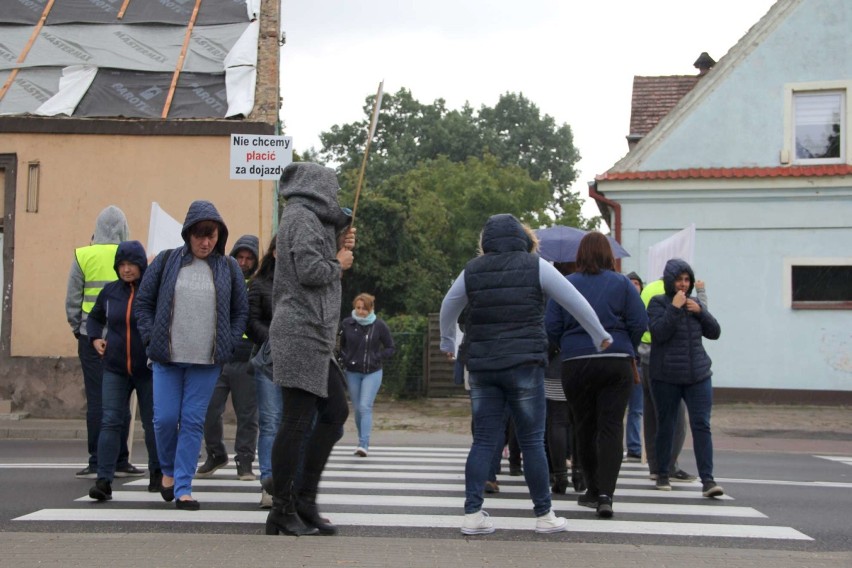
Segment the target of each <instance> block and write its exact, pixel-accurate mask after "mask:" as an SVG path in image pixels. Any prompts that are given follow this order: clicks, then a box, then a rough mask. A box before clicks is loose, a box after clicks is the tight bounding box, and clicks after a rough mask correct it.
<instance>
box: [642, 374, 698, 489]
mask: <svg viewBox="0 0 852 568" xmlns="http://www.w3.org/2000/svg"><path fill="white" fill-rule="evenodd" d="M651 388H652V389H653V391H654V403H655V404H656V406H657V439H656V443H657V466H658V468H659V471H667V469H668V468H669V464H670V462H671V459H672V440H673V438H674V430H675V424H676V422H677V414H678V409H679V407H680V401H681V400H683V401H684V402H685V403H686V411H687V413H688V415H689V427H690V428H691V429H692V450H693V452H694V453H695V464H696V465H697V466H698V476H699V477H700V478H701V481H712V480H713V437H712V435H711V434H710V410H711V408H712V407H713V385H712V383H711V381H710V379H709V378H708V379H705V380H703V381H701V382H698V383H692V384H689V385H677V384H672V383H664V382H662V381H652V382H651Z"/></svg>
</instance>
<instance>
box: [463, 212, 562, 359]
mask: <svg viewBox="0 0 852 568" xmlns="http://www.w3.org/2000/svg"><path fill="white" fill-rule="evenodd" d="M529 247H530V241H529V237H527V235H526V233H525V232H524V229H523V227H522V226H521V224H520V222H519V221H518V220H517V219H516V218H515V217H514V216H512V215H494V216H492V217H491V218H490V219H489V220H488V222H487V223H486V224H485V228H484V229H483V232H482V250H483V252H484V254H483V255H482V256H479V257H477V258H474V259H473V260H471V261H470V262H468V264H467V266H466V267H465V269H464V275H465V288H466V290H467V299H468V306H469V307H470V312H469V314H468V318H467V322H466V326H465V342H466V343H467V344H468V352H467V354H468V359H467V367H468V369H469V370H471V371H474V372H475V371H499V370H503V369H511V368H512V367H517V366H520V365H540V366H542V367H543V366H546V365H547V336H546V334H545V331H544V293H543V292H542V290H541V282H540V279H539V267H538V263H539V257H538V255H536V254H530V253H529V252H528V251H529Z"/></svg>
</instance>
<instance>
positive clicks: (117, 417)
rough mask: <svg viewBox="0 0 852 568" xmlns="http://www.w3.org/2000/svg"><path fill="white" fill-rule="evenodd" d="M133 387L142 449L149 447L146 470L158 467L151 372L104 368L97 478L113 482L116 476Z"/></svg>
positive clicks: (125, 439)
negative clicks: (133, 373)
mask: <svg viewBox="0 0 852 568" xmlns="http://www.w3.org/2000/svg"><path fill="white" fill-rule="evenodd" d="M134 389H136V397H137V399H138V401H139V415H140V416H141V418H142V428H143V429H144V430H145V448H146V449H147V450H148V471H151V472H153V471H155V470H157V469H160V460H159V459H158V458H157V441H156V438H155V436H154V425H153V417H154V380H153V379H152V378H151V374H150V373H145V374H143V376H131V375H125V374H121V373H113V372H112V371H108V370H106V369H104V374H103V413H104V415H103V421H102V422H101V433H100V436H99V437H98V478H101V479H106V480H108V481H109V482H110V483H112V480H113V478H114V477H115V466H116V460H117V459H118V452H119V451H120V448H121V446H122V442H123V443H124V445H125V446H126V445H127V433H126V431H125V429H124V425H125V420H126V417H127V412H128V403H129V401H130V393H131V392H133V390H134Z"/></svg>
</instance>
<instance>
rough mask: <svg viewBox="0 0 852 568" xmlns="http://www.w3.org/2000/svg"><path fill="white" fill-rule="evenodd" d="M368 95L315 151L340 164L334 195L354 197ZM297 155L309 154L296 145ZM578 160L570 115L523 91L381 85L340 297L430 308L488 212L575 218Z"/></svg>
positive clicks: (539, 221)
mask: <svg viewBox="0 0 852 568" xmlns="http://www.w3.org/2000/svg"><path fill="white" fill-rule="evenodd" d="M373 101H374V96H370V97H368V98H367V99H366V101H365V104H364V108H363V110H364V119H363V120H361V121H359V122H355V123H350V124H343V125H334V126H332V127H331V128H330V129H329V131H327V132H323V133H322V134H321V136H320V139H321V141H322V149H321V150H320V151H319V152H318V153H317V154H314V155H312V156H311V157H312V158H314V159H319V160H322V161H325V162H327V163H333V164H337V165H338V171H339V173H340V185H341V196H340V202H341V203H342V204H345V205H350V206H351V205H353V204H354V197H355V189H356V186H357V180H358V174H359V171H360V168H361V162H362V160H363V151H364V147H365V145H366V135H367V130H368V126H369V118H370V115H371V113H372V109H373ZM303 157H304V156H303ZM579 159H580V156H579V153H578V152H577V150H576V148H574V143H573V135H572V133H571V128H570V126H568V125H566V124H563V125H558V124H556V122H555V121H554V119H553V118H552V117H550V116H548V115H546V114H545V115H542V114H541V112H540V111H539V109H538V107H537V106H536V105H534V104H533V103H532V102H530V101H529V100H528V99H527V98H526V97H524V96H523V95H522V94H514V93H506V94H504V95H502V96H501V97H500V99H499V101H498V102H497V104H496V105H495V106H494V107H493V108H491V107H487V106H482V107H481V108H480V109H479V110H478V111H476V110H474V109H473V108H472V107H471V106H470V105H465V106H464V107H462V108H461V109H458V110H451V109H448V108H447V107H446V103H445V101H444V100H443V99H438V100H436V101H434V102H433V103H432V104H423V103H420V102H419V101H417V100H416V99H414V97H413V96H412V94H411V92H410V91H408V90H406V89H400V90H399V91H398V92H397V93H396V94H386V95H385V96H384V98H383V102H382V112H381V113H380V115H379V125H378V128H377V131H376V137H375V139H374V140H373V141H372V143H371V146H370V156H369V162H368V165H367V173H366V176H365V181H364V185H363V187H362V189H361V195H360V196H359V200H358V206H357V217H356V226H357V228H358V230H359V233H358V245H357V248H356V251H355V265H354V268H353V270H352V271H350V273H349V274H347V276H346V278H344V282H343V285H344V294H345V295H344V298H352V297H354V296H355V295H356V294H357V293H359V292H370V293H372V294H375V295H376V296H377V298H378V299H379V302H380V303H381V306H382V310H383V312H384V313H386V314H399V313H409V314H426V313H429V312H434V311H436V310H437V309H438V308H439V307H440V302H441V298H442V297H443V295H444V293H445V292H446V290H447V287H448V286H449V285H450V283H451V282H452V280H453V278H455V277H456V276H457V275H458V273H459V272H460V271H461V269H462V268H463V267H464V264H465V262H466V261H467V260H469V259H470V258H471V257H473V256H474V255H475V254H476V249H477V245H478V242H479V232H480V231H481V229H482V226H483V225H484V223H485V221H486V220H487V219H488V217H489V216H491V215H493V214H495V213H512V214H514V215H516V216H517V217H518V218H520V219H521V220H522V221H524V222H526V223H528V224H530V225H531V226H534V227H537V226H543V225H550V224H553V223H554V222H557V223H561V224H568V225H572V226H582V225H583V223H582V220H581V218H580V204H579V202H578V199H577V195H576V194H574V193H572V192H571V191H570V186H571V184H572V183H573V182H574V180H575V179H576V177H577V172H576V170H575V169H574V166H575V164H576V163H577V161H578V160H579Z"/></svg>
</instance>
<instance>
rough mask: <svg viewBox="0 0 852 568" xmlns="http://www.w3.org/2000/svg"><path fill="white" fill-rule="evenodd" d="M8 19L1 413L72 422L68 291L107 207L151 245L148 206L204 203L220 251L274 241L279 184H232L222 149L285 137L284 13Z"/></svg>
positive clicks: (126, 0)
mask: <svg viewBox="0 0 852 568" xmlns="http://www.w3.org/2000/svg"><path fill="white" fill-rule="evenodd" d="M2 4H3V7H2V9H0V213H2V223H0V247H2V250H3V259H2V265H0V280H2V286H3V293H2V294H0V399H6V400H8V399H11V400H12V403H13V406H14V408H15V409H16V410H22V411H26V412H29V413H31V414H34V415H40V416H55V417H61V416H77V415H79V413H80V411H81V409H82V408H84V404H85V399H84V396H83V382H82V375H81V371H80V364H79V361H78V358H77V354H76V340H75V338H74V336H73V335H72V333H71V331H72V330H71V328H70V326H69V325H68V323H67V322H66V318H65V313H64V312H65V310H64V303H65V293H66V279H67V276H68V270H69V267H70V266H71V263H72V261H73V259H74V249H75V248H76V247H81V246H85V245H88V244H89V242H90V240H91V238H92V232H93V229H94V226H95V220H96V217H97V215H98V213H99V212H100V211H101V210H102V209H103V208H105V207H106V206H108V205H115V206H118V207H119V208H121V209H122V210H123V211H124V213H125V214H126V216H127V219H128V224H129V227H130V238H131V239H135V240H139V241H141V242H142V243H143V244H145V243H147V242H148V237H149V234H148V231H149V223H150V216H151V211H152V208H153V207H152V203H157V204H158V205H159V207H160V208H161V209H162V210H164V211H165V212H167V213H168V214H169V215H171V216H172V217H173V218H175V219H177V220H178V221H179V222H182V221H183V218H184V215H185V214H186V211H187V209H188V207H189V204H190V203H191V202H192V201H194V200H196V199H207V200H210V201H212V202H213V203H214V204H215V205H216V206H217V208H218V209H219V211H220V212H221V214H222V215H223V217H224V219H225V222H226V223H227V224H228V228H229V230H230V235H231V238H230V242H229V243H228V247H230V245H232V244H233V242H234V240H235V239H236V238H237V237H239V236H240V235H241V234H255V235H259V236H260V238H261V242H268V241H269V238H270V236H271V234H272V225H273V221H274V218H275V215H276V213H277V203H276V196H275V185H276V181H277V176H270V177H269V179H256V180H252V181H246V180H238V179H232V177H233V176H231V175H230V174H231V169H232V168H231V166H230V163H231V151H232V142H231V136H232V135H234V134H239V135H244V136H254V137H258V139H260V138H264V139H266V138H267V137H272V136H274V135H276V134H277V133H278V131H279V120H278V111H279V106H280V104H279V48H280V38H281V32H280V14H279V10H280V3H279V2H268V1H263V2H262V1H261V0H169V1H154V0H4V1H3V3H2ZM149 252H151V251H149Z"/></svg>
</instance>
